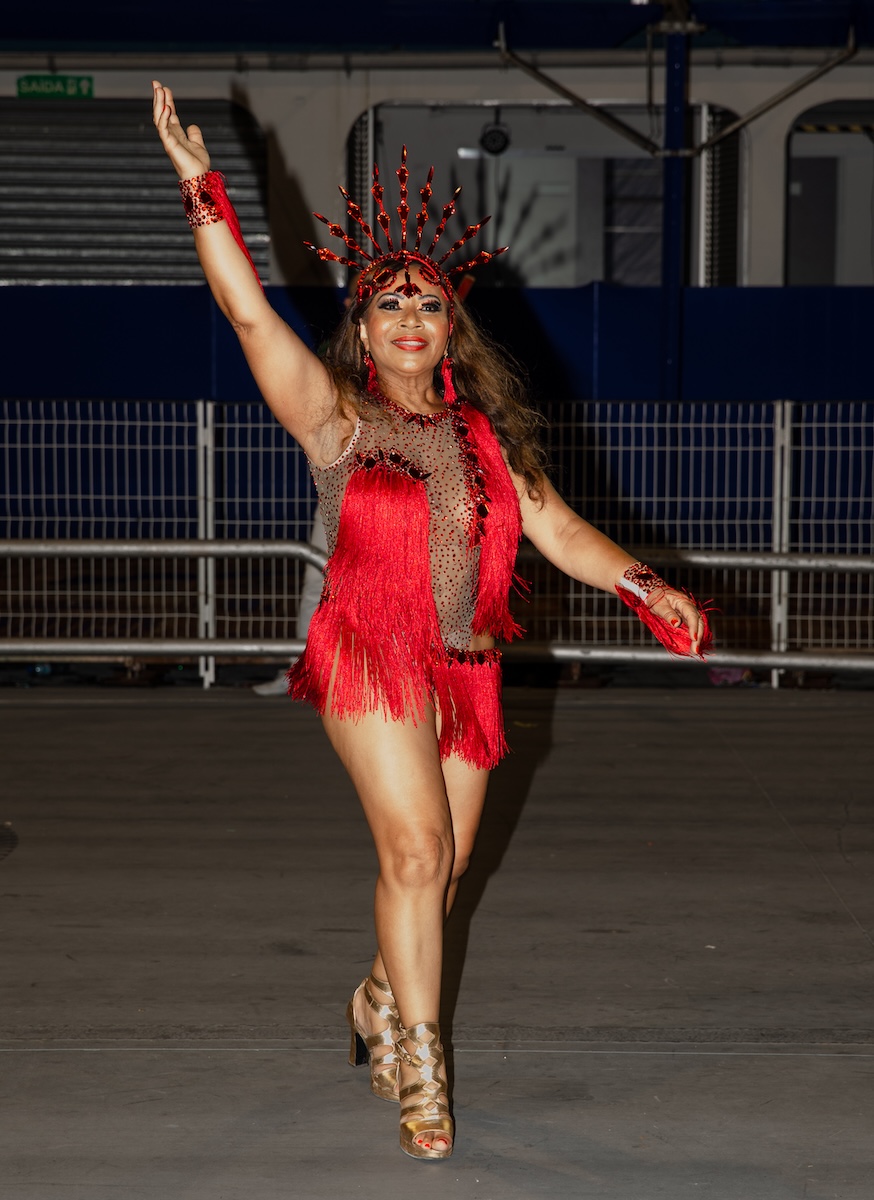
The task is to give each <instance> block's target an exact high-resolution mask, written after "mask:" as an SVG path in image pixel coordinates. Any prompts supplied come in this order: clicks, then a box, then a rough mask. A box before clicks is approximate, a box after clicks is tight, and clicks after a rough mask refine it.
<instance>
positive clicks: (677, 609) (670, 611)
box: [620, 580, 704, 654]
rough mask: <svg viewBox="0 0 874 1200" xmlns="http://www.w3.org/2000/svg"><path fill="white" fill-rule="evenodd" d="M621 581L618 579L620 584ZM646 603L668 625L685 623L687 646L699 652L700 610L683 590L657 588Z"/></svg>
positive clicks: (701, 629)
mask: <svg viewBox="0 0 874 1200" xmlns="http://www.w3.org/2000/svg"><path fill="white" fill-rule="evenodd" d="M621 582H622V581H621V580H620V585H621ZM646 605H647V608H649V609H650V611H651V612H654V613H655V614H656V615H657V616H659V617H661V618H662V620H663V621H667V623H668V624H669V625H672V626H674V627H675V628H677V627H679V626H680V625H685V626H686V629H687V630H688V631H689V637H690V639H691V643H692V644H691V646H690V647H689V649H690V651H691V653H692V654H700V646H701V638H702V637H703V635H704V622H703V618H702V616H701V610H700V609H699V608H698V606H697V605H696V604H695V603H694V602H693V601H692V600H690V599H689V597H688V596H686V595H684V594H683V592H676V591H674V589H673V588H667V589H661V588H659V589H658V591H657V592H653V594H652V595H651V596H649V597H647V601H646Z"/></svg>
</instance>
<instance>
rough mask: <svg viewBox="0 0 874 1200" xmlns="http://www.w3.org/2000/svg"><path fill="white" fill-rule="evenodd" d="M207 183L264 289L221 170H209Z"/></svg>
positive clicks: (216, 204) (262, 287) (217, 206)
mask: <svg viewBox="0 0 874 1200" xmlns="http://www.w3.org/2000/svg"><path fill="white" fill-rule="evenodd" d="M206 178H207V180H208V185H209V194H210V195H211V196H212V198H213V200H214V201H215V206H216V208H217V209H218V210H219V212H220V213H221V215H222V217H223V218H224V220H225V221H226V222H227V225H228V228H229V229H230V231H231V233H232V234H233V235H234V241H235V242H236V243H237V245H238V246H239V247H240V249H241V250H242V251H243V253H244V254H245V256H246V258H247V260H248V263H249V266H250V267H251V268H252V270H253V271H254V272H255V278H256V279H257V280H258V283H259V284H261V290H262V291H263V290H264V284H263V283H261V276H260V275H259V274H258V268H257V267H256V266H255V264H254V263H253V262H252V255H251V254H250V253H249V248H248V246H247V245H246V243H245V241H244V240H243V231H242V230H241V229H240V221H239V218H238V216H237V212H236V209H235V208H234V206H233V204H231V201H230V198H229V196H228V193H227V192H226V190H225V177H224V175H222V173H221V171H209V172H208V173H207V176H206Z"/></svg>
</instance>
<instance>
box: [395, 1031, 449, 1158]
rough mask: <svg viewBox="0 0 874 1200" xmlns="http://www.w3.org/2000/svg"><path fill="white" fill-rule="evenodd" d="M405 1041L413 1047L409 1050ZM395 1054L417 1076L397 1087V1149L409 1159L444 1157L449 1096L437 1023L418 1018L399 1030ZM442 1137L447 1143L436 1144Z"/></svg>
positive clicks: (447, 1129) (445, 1156) (446, 1155)
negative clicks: (398, 1103) (417, 1020)
mask: <svg viewBox="0 0 874 1200" xmlns="http://www.w3.org/2000/svg"><path fill="white" fill-rule="evenodd" d="M405 1043H410V1044H412V1045H414V1046H415V1050H414V1051H412V1052H410V1051H409V1050H408V1049H407V1047H406V1045H405ZM397 1054H398V1058H400V1060H401V1062H403V1063H406V1065H407V1066H409V1067H413V1068H414V1069H415V1070H416V1071H417V1072H418V1075H419V1078H418V1079H417V1080H416V1081H415V1083H410V1084H407V1086H406V1087H402V1088H401V1089H400V1102H401V1149H402V1150H403V1152H404V1154H409V1155H410V1156H411V1157H412V1158H448V1157H449V1155H450V1154H451V1153H452V1139H453V1133H454V1124H453V1121H452V1117H451V1116H450V1115H449V1095H448V1089H447V1086H446V1069H445V1061H444V1056H443V1046H442V1045H441V1043H440V1026H439V1025H438V1024H437V1023H436V1021H422V1022H420V1024H418V1025H411V1026H410V1028H409V1029H404V1028H403V1026H402V1027H401V1029H400V1038H399V1040H398V1043H397ZM439 1139H443V1140H444V1141H445V1142H446V1143H447V1145H444V1146H440V1147H437V1146H435V1145H434V1143H435V1142H436V1141H438V1140H439Z"/></svg>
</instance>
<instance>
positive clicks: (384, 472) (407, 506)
mask: <svg viewBox="0 0 874 1200" xmlns="http://www.w3.org/2000/svg"><path fill="white" fill-rule="evenodd" d="M429 518H430V513H429V507H428V499H427V496H426V495H425V489H424V486H423V484H422V483H421V482H420V481H418V480H415V479H412V478H410V476H409V475H406V474H404V473H403V472H401V471H397V470H392V469H390V468H386V467H385V466H383V465H377V466H376V467H374V468H372V469H370V470H359V471H356V472H355V473H354V475H353V476H352V478H351V479H350V480H349V483H348V485H347V487H346V494H345V496H344V498H343V507H342V514H341V520H340V532H339V536H338V539H337V547H336V550H335V551H334V554H333V556H332V557H331V562H330V565H329V568H328V574H327V576H326V580H325V587H324V591H323V593H322V601H321V603H320V605H319V607H318V609H317V610H316V612H315V614H314V616H313V619H312V622H311V624H310V629H309V636H308V638H307V647H306V650H305V652H304V654H303V656H302V657H301V658H300V659H299V660H298V662H297V663H295V665H294V666H293V667H292V669H291V671H290V672H289V676H288V682H289V694H290V695H292V696H293V697H294V698H295V699H297V700H307V701H308V702H309V703H310V704H312V705H313V706H314V707H315V708H317V709H318V711H319V712H322V713H323V712H324V711H325V710H326V708H327V705H328V701H329V698H330V705H331V712H332V713H335V714H336V715H337V716H339V717H351V718H353V719H354V718H355V717H357V716H360V715H361V714H362V713H365V712H379V711H385V712H387V713H388V714H389V715H390V716H391V717H392V718H393V719H395V720H398V719H400V718H403V717H411V718H412V719H413V720H416V719H421V718H422V717H423V716H424V712H425V705H426V703H427V702H428V701H429V700H430V691H431V688H430V680H429V667H430V664H431V663H432V662H433V661H434V659H435V657H442V655H443V645H442V641H441V638H440V629H439V625H438V622H437V610H436V607H435V605H434V594H433V591H432V587H431V563H430V558H429V552H428V527H429ZM332 672H334V678H333V684H332V682H331V675H332ZM329 693H330V697H329Z"/></svg>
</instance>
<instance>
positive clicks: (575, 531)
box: [514, 476, 705, 654]
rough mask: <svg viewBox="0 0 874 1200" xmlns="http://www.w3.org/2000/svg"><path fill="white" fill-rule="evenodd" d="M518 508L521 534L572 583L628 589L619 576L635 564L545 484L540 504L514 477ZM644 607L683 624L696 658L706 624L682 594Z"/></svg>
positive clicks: (662, 594) (658, 596) (663, 592)
mask: <svg viewBox="0 0 874 1200" xmlns="http://www.w3.org/2000/svg"><path fill="white" fill-rule="evenodd" d="M514 481H515V483H516V487H517V490H518V492H519V503H520V504H521V506H522V529H523V532H524V533H525V536H526V537H527V538H529V539H530V540H531V541H532V542H533V543H534V545H535V546H536V547H537V549H538V550H539V551H540V553H541V554H542V555H543V557H544V558H547V559H548V560H549V561H550V562H551V563H552V564H553V565H554V566H556V567H558V569H559V570H560V571H564V573H565V574H566V575H569V576H570V577H571V578H572V579H577V580H579V581H580V583H587V584H589V585H590V586H591V587H597V588H602V589H603V590H604V591H605V592H615V591H616V588H617V587H619V586H623V584H624V586H625V587H626V588H627V587H628V586H629V584H628V582H627V581H624V580H623V576H624V574H625V572H626V571H627V570H628V568H629V567H631V566H633V565H634V563H635V560H634V559H633V558H632V557H631V555H630V554H628V553H627V551H625V550H623V549H622V547H621V546H617V545H616V543H615V542H612V541H611V540H610V538H608V537H607V536H606V535H605V534H603V533H601V532H600V530H598V529H596V528H595V527H594V525H590V524H589V522H588V521H584V520H583V518H582V517H579V516H577V514H576V513H575V512H574V511H573V509H571V508H569V507H568V505H567V504H565V502H564V500H562V498H561V496H559V494H558V492H557V491H556V490H555V488H554V487H553V486H552V484H550V483H549V482H548V481H547V480H544V484H543V500H542V503H541V502H539V501H534V500H532V499H531V497H530V496H529V495H528V491H527V488H526V487H525V482H524V480H522V479H520V477H519V476H514ZM647 606H648V608H649V609H650V610H651V611H652V612H654V613H656V614H657V615H658V616H660V617H662V618H663V620H665V621H667V622H668V624H669V625H672V626H673V625H684V626H685V627H686V629H687V630H688V632H689V637H690V641H691V646H690V649H691V652H692V654H698V653H699V652H700V648H701V639H702V638H703V637H704V635H705V625H704V621H703V618H702V615H701V611H700V609H699V608H698V607H697V605H696V604H695V603H694V602H693V601H692V600H690V599H689V597H688V596H686V595H685V594H684V593H683V592H679V591H676V590H674V589H673V588H666V589H661V588H659V589H657V590H656V591H654V592H653V593H652V598H651V602H649V603H648V605H647Z"/></svg>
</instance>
